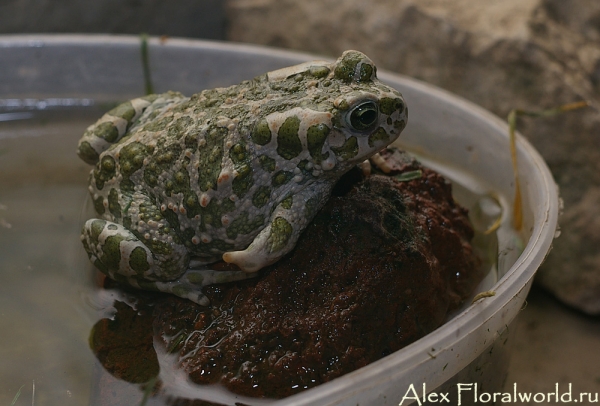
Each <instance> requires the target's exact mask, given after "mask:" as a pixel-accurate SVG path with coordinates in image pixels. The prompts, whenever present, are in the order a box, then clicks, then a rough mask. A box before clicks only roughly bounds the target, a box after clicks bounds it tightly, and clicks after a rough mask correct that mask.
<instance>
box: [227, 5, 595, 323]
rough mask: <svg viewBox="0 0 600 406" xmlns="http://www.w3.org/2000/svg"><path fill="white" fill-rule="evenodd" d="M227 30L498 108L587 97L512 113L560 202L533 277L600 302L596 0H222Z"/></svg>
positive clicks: (234, 36)
mask: <svg viewBox="0 0 600 406" xmlns="http://www.w3.org/2000/svg"><path fill="white" fill-rule="evenodd" d="M227 19H228V31H227V39H229V40H232V41H240V42H252V43H260V44H266V45H271V46H276V47H283V48H293V49H298V50H303V51H309V52H313V53H317V54H323V55H329V56H332V57H333V56H335V55H339V54H340V53H341V52H342V51H343V50H345V49H358V50H361V51H363V52H365V53H366V54H367V55H369V56H370V57H371V58H372V59H373V60H374V61H375V62H376V63H377V65H378V66H379V67H381V68H384V69H387V70H390V71H395V72H400V73H403V74H406V75H409V76H412V77H415V78H418V79H422V80H425V81H427V82H430V83H433V84H435V85H438V86H441V87H443V88H445V89H448V90H450V91H452V92H454V93H457V94H459V95H461V96H463V97H465V98H467V99H469V100H471V101H473V102H475V103H477V104H479V105H482V106H484V107H485V108H487V109H489V110H491V111H493V112H494V113H496V114H497V115H499V116H500V117H506V116H507V114H508V112H509V111H510V110H511V109H513V108H520V109H527V110H540V109H546V108H552V107H555V106H558V105H560V104H564V103H570V102H574V101H579V100H582V99H586V100H589V101H590V102H592V103H593V104H594V108H588V109H587V110H586V111H578V112H572V113H569V114H563V115H560V116H557V117H552V118H549V119H531V118H527V119H521V120H519V130H520V131H521V132H522V133H523V134H525V135H526V136H527V138H528V139H529V140H530V141H531V142H532V143H533V144H534V145H535V147H536V148H537V149H538V151H540V152H541V154H542V155H543V156H544V158H545V159H546V161H547V162H548V165H549V166H550V168H551V170H552V172H553V174H554V177H555V179H556V181H557V183H558V184H559V186H560V190H561V196H562V197H563V199H564V203H565V209H564V215H563V216H562V218H561V221H560V222H561V229H562V235H561V237H560V238H559V239H558V240H556V241H555V244H554V245H555V247H554V249H553V251H552V252H551V254H550V255H549V257H548V259H547V261H546V263H545V264H544V266H543V267H542V269H541V270H540V272H539V275H538V278H537V280H538V282H539V283H540V284H542V285H543V286H544V287H546V288H547V289H548V290H550V291H551V292H553V293H554V294H555V295H556V296H557V297H558V298H560V299H561V300H563V301H564V302H565V303H567V304H569V305H571V306H573V307H576V308H578V309H581V310H583V311H584V312H587V313H590V314H600V114H599V111H598V106H599V105H600V2H599V1H598V0H503V1H496V0H479V1H472V0H452V1H448V0H376V1H369V2H367V1H364V0H346V1H338V0H319V1H316V0H312V1H296V0H227Z"/></svg>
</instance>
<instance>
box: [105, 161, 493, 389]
mask: <svg viewBox="0 0 600 406" xmlns="http://www.w3.org/2000/svg"><path fill="white" fill-rule="evenodd" d="M384 156H385V157H387V159H388V162H391V166H392V169H393V170H392V172H391V173H390V174H389V175H390V176H383V175H380V174H373V175H371V176H370V177H368V178H366V179H362V177H363V176H362V173H361V172H360V171H358V170H356V171H354V172H351V173H350V174H348V175H347V176H346V178H345V179H344V182H343V183H341V184H338V186H337V188H336V190H335V194H334V196H333V197H332V198H331V199H330V201H329V202H328V203H327V205H326V206H325V207H324V208H323V209H322V210H321V212H320V213H319V214H318V215H317V217H316V218H315V219H314V221H313V222H312V224H311V225H310V226H309V227H308V228H307V229H306V230H305V232H304V234H303V236H302V238H301V239H300V241H299V243H298V245H297V246H296V248H295V249H294V251H293V252H292V253H291V254H290V255H288V256H287V257H285V258H284V259H282V260H280V261H279V262H277V263H276V264H274V265H272V266H270V267H269V268H267V269H265V270H264V271H263V272H261V275H260V276H259V277H258V278H255V279H250V280H246V281H243V282H238V283H232V284H227V285H213V286H209V287H207V288H205V293H206V294H207V296H208V297H209V299H210V300H211V306H210V307H202V306H198V305H196V304H194V303H192V302H190V301H187V300H183V299H180V298H177V297H174V296H168V295H160V294H152V293H141V294H139V295H138V302H137V304H136V308H137V309H138V310H137V314H138V315H139V317H144V318H146V321H145V322H137V323H136V322H134V321H132V320H130V319H129V318H128V317H125V319H124V320H125V322H122V323H120V324H121V325H123V327H126V326H127V325H128V324H129V325H132V326H133V325H136V324H137V325H148V324H147V323H148V320H151V323H152V326H153V332H152V334H153V335H154V337H155V339H158V342H160V345H162V346H163V349H164V351H166V352H168V353H171V354H174V356H175V360H176V361H175V362H176V364H178V365H179V366H180V367H181V368H182V369H183V370H184V371H185V372H186V373H187V374H189V377H190V378H191V380H192V381H193V382H195V383H199V384H209V383H220V384H222V385H224V386H225V387H226V388H228V389H229V390H231V391H232V392H234V393H238V394H243V395H247V396H260V397H284V396H289V395H292V394H294V393H297V392H300V391H302V390H304V389H306V388H310V387H313V386H316V385H318V384H321V383H323V382H327V381H330V380H332V379H334V378H336V377H338V376H341V375H343V374H345V373H348V372H350V371H352V370H354V369H357V368H360V367H362V366H365V365H367V364H368V363H370V362H373V361H376V360H378V359H380V358H382V357H384V356H386V355H388V354H390V353H392V352H394V351H396V350H398V349H400V348H402V347H403V346H405V345H407V344H409V343H411V342H413V341H415V340H417V339H418V338H420V337H422V336H424V335H426V334H427V333H429V332H431V331H432V330H434V329H435V328H437V327H438V326H439V325H441V324H442V323H443V322H444V319H445V317H446V315H447V313H448V311H450V310H452V309H454V308H456V307H457V306H458V305H459V304H460V303H461V302H462V301H463V300H464V299H465V298H466V297H467V296H468V295H469V294H470V293H471V291H472V290H473V288H474V286H475V285H476V284H477V283H478V282H479V280H480V277H481V275H480V270H479V264H480V261H479V259H478V258H477V257H476V256H475V255H474V253H473V248H472V247H471V245H470V240H471V239H472V237H473V230H472V228H471V226H470V224H469V221H468V218H467V213H466V210H465V209H463V208H461V207H460V206H458V205H457V204H456V203H455V202H454V200H453V198H452V195H451V185H450V184H449V183H448V182H447V181H446V180H445V179H444V178H442V177H441V176H440V175H438V174H437V173H435V172H433V171H430V170H428V169H425V168H423V167H421V166H420V165H419V164H418V163H416V162H415V161H413V160H412V159H410V158H408V157H407V156H406V155H404V154H401V153H399V152H398V151H389V152H386V154H385V155H384ZM390 160H391V161H390ZM396 175H397V176H399V179H397V178H395V176H396ZM400 179H412V180H400ZM119 312H120V311H119ZM119 312H117V315H116V319H118V317H119ZM99 323H100V324H97V326H98V325H100V326H105V327H106V326H110V325H111V324H110V323H109V322H107V321H104V322H103V321H101V322H99ZM101 323H104V324H101ZM112 323H115V322H114V321H112ZM104 330H106V328H104ZM98 333H99V329H98V328H96V329H95V330H94V333H93V336H94V337H95V336H96V335H97V334H98ZM138 334H139V333H138ZM142 336H144V335H142ZM93 341H95V342H103V341H102V340H101V339H100V338H98V337H96V338H95V340H93ZM138 347H139V346H138ZM138 353H139V351H138ZM99 358H100V356H99ZM146 358H147V357H146ZM113 369H114V370H117V371H119V373H120V374H122V375H125V376H129V375H127V374H124V373H123V371H121V370H120V369H118V368H114V367H113ZM133 375H135V374H133Z"/></svg>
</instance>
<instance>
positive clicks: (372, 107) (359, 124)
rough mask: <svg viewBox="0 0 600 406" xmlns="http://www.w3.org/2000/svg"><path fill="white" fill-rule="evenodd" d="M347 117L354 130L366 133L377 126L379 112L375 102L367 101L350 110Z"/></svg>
mask: <svg viewBox="0 0 600 406" xmlns="http://www.w3.org/2000/svg"><path fill="white" fill-rule="evenodd" d="M346 117H347V121H348V124H350V127H352V129H353V130H356V131H360V132H366V131H369V130H372V129H374V127H375V126H376V125H377V118H378V117H379V110H378V109H377V104H375V102H372V101H367V102H364V103H361V104H359V105H358V106H356V107H354V108H353V109H352V110H350V111H349V112H348V115H347V116H346Z"/></svg>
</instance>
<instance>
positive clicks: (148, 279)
mask: <svg viewBox="0 0 600 406" xmlns="http://www.w3.org/2000/svg"><path fill="white" fill-rule="evenodd" d="M81 240H82V242H83V246H84V248H85V250H86V252H87V253H88V256H89V258H90V261H91V262H92V263H93V264H94V265H95V266H96V268H98V269H99V270H100V271H101V272H103V273H104V274H106V275H107V276H108V277H110V278H111V279H113V280H115V281H117V282H121V283H124V284H127V285H130V286H133V287H136V288H140V289H145V290H152V291H160V292H165V293H172V294H174V295H176V296H179V297H182V298H185V299H190V300H192V301H193V302H196V303H198V304H201V305H204V306H206V305H208V304H209V300H208V298H207V297H206V296H205V295H204V293H202V287H203V286H206V285H211V284H214V283H225V282H233V281H238V280H242V279H247V278H250V277H253V276H255V275H254V274H248V273H246V272H243V271H215V270H211V269H187V267H188V264H189V255H188V253H187V250H186V249H185V247H183V246H182V245H180V244H176V243H173V244H168V245H167V244H163V245H162V246H160V247H155V248H158V249H159V251H161V252H157V253H154V254H153V253H152V251H151V250H150V249H149V248H148V246H147V245H146V244H145V243H144V242H143V241H141V240H140V239H139V238H138V237H137V236H136V235H134V234H133V233H132V232H131V231H130V230H128V229H126V228H125V227H123V226H122V225H120V224H117V223H113V222H111V221H106V220H100V219H91V220H88V221H87V222H86V223H85V225H84V227H83V230H82V234H81Z"/></svg>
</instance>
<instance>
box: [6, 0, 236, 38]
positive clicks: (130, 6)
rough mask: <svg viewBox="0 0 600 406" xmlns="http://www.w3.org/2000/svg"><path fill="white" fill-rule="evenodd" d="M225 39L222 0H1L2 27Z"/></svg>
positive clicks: (22, 30)
mask: <svg viewBox="0 0 600 406" xmlns="http://www.w3.org/2000/svg"><path fill="white" fill-rule="evenodd" d="M142 32H145V33H148V34H152V35H169V36H178V37H196V38H207V39H223V37H224V34H225V14H224V10H223V1H222V0H176V1H170V0H1V1H0V33H5V34H7V33H10V34H14V33H106V34H140V33H142Z"/></svg>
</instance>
